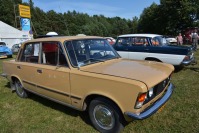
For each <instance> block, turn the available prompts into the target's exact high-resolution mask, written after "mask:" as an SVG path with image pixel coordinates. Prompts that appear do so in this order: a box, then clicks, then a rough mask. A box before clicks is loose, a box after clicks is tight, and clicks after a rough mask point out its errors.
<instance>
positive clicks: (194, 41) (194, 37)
mask: <svg viewBox="0 0 199 133" xmlns="http://www.w3.org/2000/svg"><path fill="white" fill-rule="evenodd" d="M198 38H199V37H198V33H197V29H195V30H194V32H193V33H191V39H192V47H193V49H194V50H197V47H198Z"/></svg>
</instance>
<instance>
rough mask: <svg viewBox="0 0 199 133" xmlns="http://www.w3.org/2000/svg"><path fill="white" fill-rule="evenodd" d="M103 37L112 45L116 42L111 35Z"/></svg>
mask: <svg viewBox="0 0 199 133" xmlns="http://www.w3.org/2000/svg"><path fill="white" fill-rule="evenodd" d="M104 38H106V39H107V40H108V42H109V44H110V45H113V44H114V43H115V42H116V40H115V39H114V38H112V37H104Z"/></svg>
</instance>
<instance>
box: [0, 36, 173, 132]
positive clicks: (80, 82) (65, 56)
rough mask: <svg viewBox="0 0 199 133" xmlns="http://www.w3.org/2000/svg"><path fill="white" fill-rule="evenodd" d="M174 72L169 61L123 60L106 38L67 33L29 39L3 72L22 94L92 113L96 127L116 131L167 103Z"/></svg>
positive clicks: (6, 63)
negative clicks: (36, 96) (68, 34)
mask: <svg viewBox="0 0 199 133" xmlns="http://www.w3.org/2000/svg"><path fill="white" fill-rule="evenodd" d="M173 71H174V67H173V66H172V65H170V64H165V63H159V62H151V61H133V60H127V59H122V58H121V57H120V56H119V55H118V54H117V52H116V51H115V50H114V49H113V47H112V46H110V45H109V44H108V41H107V40H106V39H104V38H103V37H92V36H71V37H69V36H68V37H49V38H38V39H34V40H31V41H27V42H25V43H24V44H23V45H22V46H21V48H20V51H19V53H18V56H17V58H16V60H11V61H4V62H3V73H2V74H1V75H2V76H3V77H6V78H7V79H8V80H9V81H10V84H11V89H12V90H15V91H16V93H17V95H18V96H19V97H21V98H26V97H28V94H29V93H35V94H37V95H40V96H42V97H45V98H48V99H50V100H53V101H55V102H58V103H60V104H63V105H67V106H69V107H72V108H74V109H77V110H80V111H88V114H89V117H90V120H91V122H92V124H93V126H94V127H95V128H96V129H97V130H99V131H100V132H111V133H115V132H119V131H121V130H122V128H123V127H124V126H125V124H126V123H127V122H130V121H132V120H135V119H138V120H140V119H145V118H147V117H149V116H151V115H152V114H154V113H155V112H156V111H158V110H159V109H160V108H161V107H163V105H164V104H165V103H166V102H167V101H168V100H169V98H170V96H171V95H172V92H173V90H174V87H173V85H172V83H171V82H170V79H171V74H172V73H173ZM13 113H14V112H13Z"/></svg>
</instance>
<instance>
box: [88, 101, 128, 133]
mask: <svg viewBox="0 0 199 133" xmlns="http://www.w3.org/2000/svg"><path fill="white" fill-rule="evenodd" d="M88 112H89V117H90V120H91V122H92V124H93V126H94V127H95V128H96V129H97V130H98V131H100V132H102V133H118V132H120V131H121V130H122V129H123V128H124V126H125V123H126V121H125V120H124V117H123V115H122V113H121V111H120V109H119V108H118V107H117V106H116V105H115V103H113V102H112V101H110V100H108V99H106V98H96V99H94V100H92V101H91V103H90V105H89V110H88Z"/></svg>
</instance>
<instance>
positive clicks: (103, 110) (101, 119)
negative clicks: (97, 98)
mask: <svg viewBox="0 0 199 133" xmlns="http://www.w3.org/2000/svg"><path fill="white" fill-rule="evenodd" d="M93 116H94V119H95V121H96V123H97V124H98V125H99V126H100V127H101V128H103V129H105V130H109V129H112V128H113V126H114V123H115V118H114V114H113V112H112V111H111V110H110V109H109V108H107V107H106V106H104V105H97V106H96V107H95V108H94V111H93Z"/></svg>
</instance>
